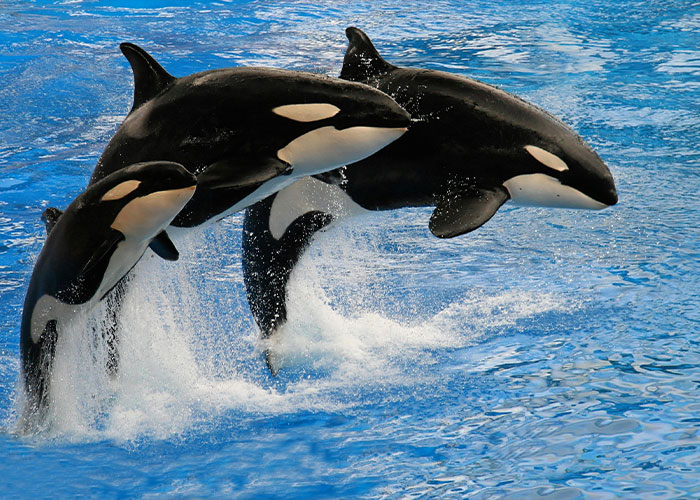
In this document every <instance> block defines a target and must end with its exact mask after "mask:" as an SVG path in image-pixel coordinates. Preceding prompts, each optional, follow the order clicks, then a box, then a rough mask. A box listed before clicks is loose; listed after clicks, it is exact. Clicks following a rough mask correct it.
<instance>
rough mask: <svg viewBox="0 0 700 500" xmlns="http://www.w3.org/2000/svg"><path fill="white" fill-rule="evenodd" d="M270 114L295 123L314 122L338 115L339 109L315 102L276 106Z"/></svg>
mask: <svg viewBox="0 0 700 500" xmlns="http://www.w3.org/2000/svg"><path fill="white" fill-rule="evenodd" d="M272 112H273V113H275V114H276V115H279V116H284V117H285V118H289V119H290V120H294V121H297V122H316V121H319V120H325V119H326V118H331V117H333V116H335V115H337V114H338V113H340V108H339V107H338V106H334V105H332V104H328V103H323V102H316V103H311V104H286V105H284V106H277V107H276V108H273V109H272Z"/></svg>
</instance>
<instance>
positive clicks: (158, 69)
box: [119, 42, 175, 111]
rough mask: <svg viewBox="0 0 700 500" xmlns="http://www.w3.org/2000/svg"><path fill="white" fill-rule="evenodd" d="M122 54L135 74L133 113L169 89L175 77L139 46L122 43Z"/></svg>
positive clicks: (120, 46)
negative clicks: (166, 88)
mask: <svg viewBox="0 0 700 500" xmlns="http://www.w3.org/2000/svg"><path fill="white" fill-rule="evenodd" d="M119 48H120V49H121V51H122V53H123V54H124V55H125V56H126V58H127V59H128V60H129V64H131V70H132V71H133V72H134V105H133V106H132V108H131V111H134V110H135V109H136V108H138V107H139V106H141V105H142V104H143V103H145V102H146V101H148V100H150V99H153V98H154V97H155V96H156V95H157V94H158V93H160V91H162V90H163V89H164V88H165V87H167V86H168V85H169V84H170V83H171V82H172V81H174V80H175V77H174V76H173V75H171V74H170V73H168V72H167V71H165V70H164V69H163V67H162V66H161V65H160V64H158V62H157V61H156V60H155V59H153V57H152V56H151V55H150V54H149V53H148V52H146V51H145V50H143V49H142V48H141V47H139V46H138V45H134V44H133V43H126V42H125V43H122V44H120V45H119Z"/></svg>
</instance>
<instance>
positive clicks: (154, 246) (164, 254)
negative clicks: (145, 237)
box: [148, 231, 180, 261]
mask: <svg viewBox="0 0 700 500" xmlns="http://www.w3.org/2000/svg"><path fill="white" fill-rule="evenodd" d="M148 246H149V247H150V248H151V250H153V252H155V254H156V255H157V256H158V257H160V258H161V259H165V260H172V261H175V260H177V259H179V258H180V252H178V251H177V248H175V244H174V243H173V242H172V240H171V239H170V237H169V236H168V233H166V232H165V231H161V232H160V233H158V235H157V236H156V237H155V238H153V239H152V240H151V243H150V244H149V245H148Z"/></svg>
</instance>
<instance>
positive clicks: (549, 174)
mask: <svg viewBox="0 0 700 500" xmlns="http://www.w3.org/2000/svg"><path fill="white" fill-rule="evenodd" d="M346 34H347V36H348V39H349V42H350V43H349V46H348V49H347V52H346V54H345V60H344V62H343V68H342V72H341V75H340V76H341V78H343V79H346V80H352V81H355V82H361V83H366V84H369V85H372V86H374V87H377V88H378V89H379V90H381V91H383V92H386V93H387V94H388V95H390V96H391V97H393V98H394V99H395V100H396V102H398V103H399V104H400V105H401V106H403V107H404V108H405V109H406V110H407V111H408V112H409V113H410V114H411V116H412V118H413V119H414V123H413V124H412V125H411V127H410V129H409V131H408V133H406V134H405V135H403V136H402V137H401V138H399V139H398V140H396V141H395V142H393V143H392V144H389V145H388V146H387V147H385V148H384V149H382V150H381V151H379V152H377V153H375V154H374V155H372V156H370V157H369V158H367V159H365V160H362V161H359V162H357V163H354V164H352V165H350V166H348V167H347V168H341V169H339V170H337V171H334V172H331V173H327V174H324V175H318V176H315V177H314V178H306V179H302V180H300V181H298V182H296V183H295V184H293V185H291V186H289V187H288V188H286V189H284V190H282V191H280V192H279V193H277V194H276V195H274V196H271V197H270V198H268V199H266V200H264V201H262V202H260V203H258V204H256V205H254V206H253V207H250V208H249V209H248V210H247V212H246V217H245V222H244V230H243V270H244V279H245V285H246V293H247V295H248V301H249V304H250V308H251V311H252V312H253V315H254V316H255V319H256V322H257V324H258V326H259V327H260V329H261V332H262V335H263V336H264V337H268V336H270V335H271V334H272V333H274V331H275V329H276V328H278V327H279V326H280V325H282V324H284V322H285V321H286V314H287V311H286V293H287V292H286V287H287V282H288V280H289V277H290V274H291V272H292V270H293V269H294V266H295V265H296V263H297V261H298V259H299V258H300V256H301V255H302V254H303V252H304V250H305V248H306V247H307V246H308V244H309V242H310V240H311V238H312V237H313V235H314V234H315V233H316V232H317V231H318V230H320V229H322V228H324V227H326V226H327V225H328V224H329V223H330V222H331V221H333V220H336V219H338V218H341V217H346V216H348V215H353V214H357V213H361V212H365V211H367V210H390V209H395V208H401V207H415V206H433V207H435V209H434V211H433V213H432V215H431V217H430V222H429V227H430V230H431V231H432V233H433V234H435V235H436V236H438V237H441V238H450V237H454V236H458V235H461V234H465V233H468V232H470V231H473V230H474V229H477V228H478V227H480V226H481V225H483V224H484V223H485V222H487V221H488V220H489V219H490V218H491V217H493V215H494V214H495V213H496V212H497V211H498V209H499V208H500V207H501V206H502V205H503V204H504V203H506V202H507V201H508V200H512V201H513V202H515V203H520V204H527V205H537V206H553V207H570V208H589V209H600V208H604V207H607V206H610V205H614V204H615V203H617V192H616V190H615V184H614V181H613V177H612V175H611V173H610V170H609V169H608V167H607V166H606V165H605V163H604V162H603V161H602V160H601V158H600V157H599V156H598V155H597V154H596V153H595V151H593V149H592V148H591V147H590V146H589V145H588V144H587V143H586V142H585V141H584V140H583V139H581V137H580V136H579V135H578V134H576V133H575V132H574V131H573V130H572V129H571V128H569V127H568V126H566V125H565V124H564V123H562V122H561V121H560V120H558V119H557V118H555V117H553V116H552V115H550V114H549V113H547V112H545V111H543V110H541V109H540V108H538V107H536V106H534V105H532V104H530V103H528V102H525V101H523V100H522V99H520V98H518V97H515V96H513V95H512V94H509V93H507V92H505V91H503V90H501V89H498V88H496V87H493V86H491V85H488V84H485V83H482V82H479V81H477V80H473V79H470V78H466V77H464V76H459V75H454V74H450V73H446V72H443V71H434V70H425V69H413V68H401V67H397V66H394V65H392V64H390V63H388V62H387V61H385V60H384V59H383V58H382V57H381V56H380V55H379V53H378V52H377V50H376V49H375V48H374V46H373V44H372V42H371V41H370V39H369V38H368V37H367V35H366V34H365V33H364V32H362V31H361V30H359V29H357V28H348V29H347V30H346Z"/></svg>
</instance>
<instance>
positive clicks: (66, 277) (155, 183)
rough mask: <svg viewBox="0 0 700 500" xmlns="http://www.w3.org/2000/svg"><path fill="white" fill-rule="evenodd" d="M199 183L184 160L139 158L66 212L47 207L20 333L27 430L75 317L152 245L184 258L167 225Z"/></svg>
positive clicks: (39, 412)
mask: <svg viewBox="0 0 700 500" xmlns="http://www.w3.org/2000/svg"><path fill="white" fill-rule="evenodd" d="M195 189H196V178H195V176H194V175H193V174H191V173H190V172H188V171H187V170H186V169H185V168H184V167H183V166H182V165H180V164H177V163H172V162H145V163H137V164H134V165H130V166H128V167H125V168H122V169H120V170H118V171H116V172H114V173H112V174H110V175H108V176H106V177H105V178H103V179H102V180H100V181H98V182H96V183H94V184H92V185H91V186H89V187H88V188H87V189H86V190H85V191H84V192H83V193H81V194H80V195H79V196H78V197H77V198H76V199H75V200H74V201H73V202H72V203H71V204H70V205H69V206H68V208H67V209H66V210H65V212H63V213H62V214H60V212H58V211H57V210H56V209H48V210H47V212H45V215H44V219H45V221H46V225H47V230H48V231H49V233H48V235H47V237H46V242H45V243H44V246H43V248H42V250H41V252H40V253H39V257H38V259H37V261H36V265H35V266H34V271H33V273H32V277H31V280H30V282H29V288H28V290H27V295H26V298H25V300H24V310H23V312H22V324H21V332H20V350H21V354H22V373H23V377H24V384H25V393H26V404H25V410H24V414H23V417H22V418H23V422H22V423H23V425H24V426H25V428H31V427H33V426H35V425H37V424H38V423H40V422H41V420H42V419H43V418H44V416H45V410H46V408H47V405H48V403H49V399H50V394H49V386H50V378H51V370H52V365H53V357H54V352H55V348H56V342H57V340H58V338H59V337H60V336H62V335H64V334H65V333H64V332H66V331H67V328H69V326H70V324H71V322H72V321H73V320H74V319H75V318H76V317H77V316H78V315H80V314H84V313H85V312H87V311H89V310H90V309H92V308H93V307H94V306H95V305H96V304H97V303H98V302H99V301H100V300H101V299H102V298H103V297H105V295H106V294H107V293H108V292H109V291H110V290H111V289H112V288H113V287H114V286H115V285H116V283H117V282H118V281H119V280H121V279H122V278H123V277H124V276H125V275H126V274H127V273H128V272H129V270H131V268H133V267H134V266H135V265H136V263H137V262H138V261H139V259H140V258H141V256H142V255H143V253H144V252H145V250H146V248H147V247H148V246H149V245H150V246H151V248H154V249H155V250H156V253H157V254H159V255H160V256H162V257H163V258H166V259H168V260H176V259H177V258H178V252H177V250H176V248H175V246H174V245H173V243H172V242H171V241H170V239H169V238H168V237H167V235H166V233H165V228H166V227H167V226H168V225H169V224H170V222H171V221H172V219H173V218H174V217H175V216H176V215H177V214H178V213H179V212H180V210H182V208H183V207H184V206H185V204H186V203H187V202H188V201H189V200H190V199H191V198H192V196H193V194H194V193H195Z"/></svg>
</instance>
